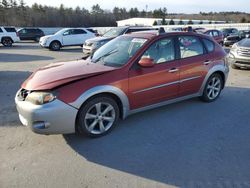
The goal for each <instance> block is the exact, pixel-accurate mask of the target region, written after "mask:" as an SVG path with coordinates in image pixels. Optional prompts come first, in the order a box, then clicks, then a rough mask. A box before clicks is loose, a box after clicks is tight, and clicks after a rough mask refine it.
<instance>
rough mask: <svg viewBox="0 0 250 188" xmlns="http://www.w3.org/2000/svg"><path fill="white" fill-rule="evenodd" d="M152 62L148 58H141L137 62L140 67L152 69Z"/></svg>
mask: <svg viewBox="0 0 250 188" xmlns="http://www.w3.org/2000/svg"><path fill="white" fill-rule="evenodd" d="M154 64H155V63H154V60H153V59H152V58H149V57H142V58H141V59H140V61H139V65H140V66H141V67H153V66H154Z"/></svg>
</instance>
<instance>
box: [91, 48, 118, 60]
mask: <svg viewBox="0 0 250 188" xmlns="http://www.w3.org/2000/svg"><path fill="white" fill-rule="evenodd" d="M116 52H118V49H114V50H111V51H109V52H108V53H106V54H104V55H103V56H101V57H98V58H97V59H96V60H95V61H92V62H93V63H97V62H98V61H100V60H101V59H103V58H104V57H107V56H109V55H111V54H113V53H116Z"/></svg>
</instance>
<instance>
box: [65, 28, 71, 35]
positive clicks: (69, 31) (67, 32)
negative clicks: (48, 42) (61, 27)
mask: <svg viewBox="0 0 250 188" xmlns="http://www.w3.org/2000/svg"><path fill="white" fill-rule="evenodd" d="M71 34H72V29H69V30H67V31H65V32H64V33H63V36H67V35H71Z"/></svg>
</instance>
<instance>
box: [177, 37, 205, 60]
mask: <svg viewBox="0 0 250 188" xmlns="http://www.w3.org/2000/svg"><path fill="white" fill-rule="evenodd" d="M178 40H179V46H180V55H181V58H188V57H194V56H198V55H202V54H204V48H203V45H202V43H201V41H200V40H199V38H197V37H194V36H180V37H179V38H178Z"/></svg>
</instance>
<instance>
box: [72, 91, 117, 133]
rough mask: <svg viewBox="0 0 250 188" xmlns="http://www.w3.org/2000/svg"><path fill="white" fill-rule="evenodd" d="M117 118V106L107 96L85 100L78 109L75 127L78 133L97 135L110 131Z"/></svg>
mask: <svg viewBox="0 0 250 188" xmlns="http://www.w3.org/2000/svg"><path fill="white" fill-rule="evenodd" d="M118 118H119V107H118V105H117V103H116V101H115V100H114V99H112V98H111V97H109V96H100V97H96V98H93V99H91V100H89V101H87V102H86V103H85V104H84V105H83V106H82V107H81V109H80V110H79V113H78V116H77V121H76V123H77V124H76V126H77V127H76V128H77V130H78V132H79V133H80V134H84V135H87V136H90V137H99V136H102V135H105V134H107V133H108V132H110V131H111V130H112V129H113V128H114V126H115V124H116V122H117V121H118Z"/></svg>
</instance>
